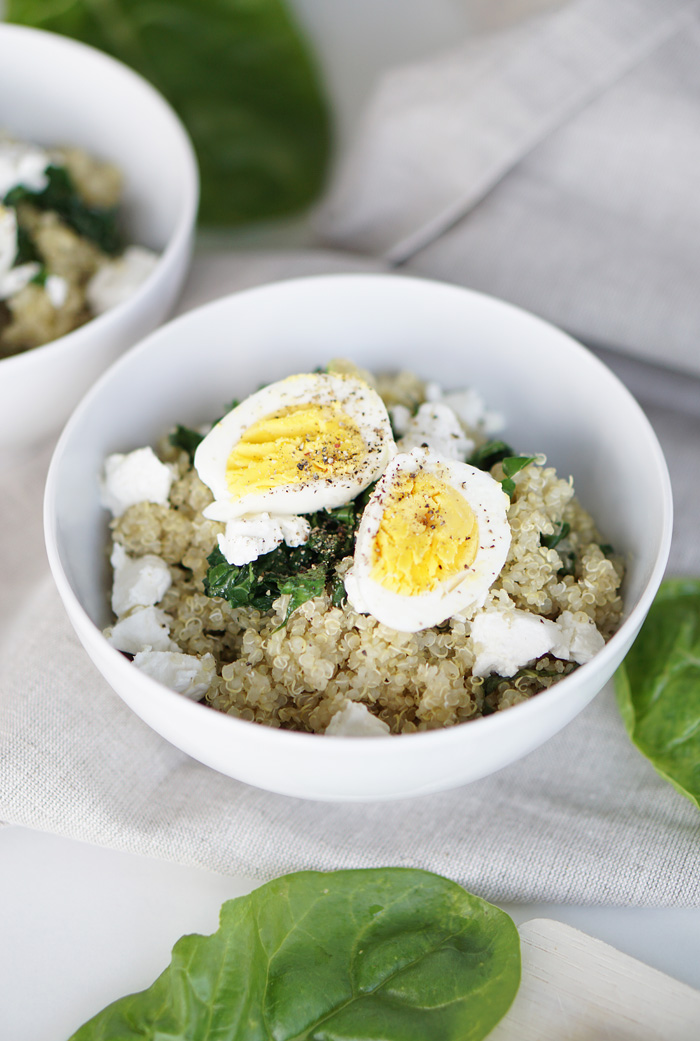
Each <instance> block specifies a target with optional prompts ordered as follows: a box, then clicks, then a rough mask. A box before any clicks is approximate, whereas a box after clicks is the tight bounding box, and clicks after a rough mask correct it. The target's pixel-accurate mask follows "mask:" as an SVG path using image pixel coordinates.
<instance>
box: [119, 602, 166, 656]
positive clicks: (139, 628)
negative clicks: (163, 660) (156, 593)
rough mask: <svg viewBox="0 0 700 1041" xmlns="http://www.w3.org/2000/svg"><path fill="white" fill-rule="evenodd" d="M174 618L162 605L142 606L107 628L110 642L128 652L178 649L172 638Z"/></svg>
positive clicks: (120, 649)
mask: <svg viewBox="0 0 700 1041" xmlns="http://www.w3.org/2000/svg"><path fill="white" fill-rule="evenodd" d="M171 621H172V618H171V617H170V615H168V614H166V613H165V611H163V610H162V609H161V608H160V607H140V608H138V609H137V610H136V611H133V612H132V613H131V614H128V615H126V616H125V617H124V618H120V619H119V621H118V622H117V623H116V625H113V626H112V627H111V629H106V630H105V636H106V637H107V640H108V641H109V643H111V644H112V645H113V646H114V647H116V648H117V650H118V651H124V652H125V653H126V654H137V653H138V652H139V651H178V650H179V649H180V648H179V647H178V645H177V644H176V643H175V642H174V641H173V640H171V639H170V622H171Z"/></svg>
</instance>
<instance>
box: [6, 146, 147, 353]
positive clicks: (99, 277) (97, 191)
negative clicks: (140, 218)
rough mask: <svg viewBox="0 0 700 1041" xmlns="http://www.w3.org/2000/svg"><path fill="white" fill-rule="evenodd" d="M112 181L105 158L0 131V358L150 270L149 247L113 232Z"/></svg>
mask: <svg viewBox="0 0 700 1041" xmlns="http://www.w3.org/2000/svg"><path fill="white" fill-rule="evenodd" d="M42 164H45V165H44V168H43V169H42ZM47 175H48V176H47ZM122 190H123V178H122V175H121V173H120V171H119V170H118V169H117V168H116V167H115V166H114V165H113V164H112V163H109V162H105V161H102V160H100V159H98V158H96V157H94V156H91V155H88V154H87V153H86V152H84V151H82V150H81V149H77V148H55V149H52V150H51V151H50V152H44V151H43V149H40V148H38V147H36V146H34V145H27V144H25V143H24V142H16V141H13V140H11V139H9V138H7V137H5V136H3V135H2V134H0V358H3V357H8V356H10V355H13V354H19V353H21V352H23V351H26V350H29V349H31V348H33V347H38V346H41V345H42V344H45V343H49V342H50V341H52V340H55V339H57V338H58V337H60V336H64V335H65V334H66V333H69V332H72V331H73V330H74V329H77V328H79V327H80V326H81V325H84V324H85V323H86V322H88V321H90V319H92V318H94V317H95V316H96V314H99V313H101V312H102V311H103V310H106V309H107V308H108V307H109V306H112V305H113V303H115V302H119V300H120V299H121V298H123V297H124V296H126V295H128V294H129V293H130V292H131V291H133V288H134V285H135V283H136V282H137V281H140V280H142V278H145V277H146V275H147V274H148V273H149V272H150V270H151V269H152V267H153V264H154V262H155V254H152V253H151V251H150V250H145V249H143V248H142V247H127V248H126V249H125V244H124V243H123V242H122V241H121V233H120V230H119V228H118V219H117V215H118V209H119V206H120V204H121V198H122ZM119 282H120V283H121V286H122V288H121V289H119V288H118V287H117V283H119ZM106 283H109V285H108V286H106Z"/></svg>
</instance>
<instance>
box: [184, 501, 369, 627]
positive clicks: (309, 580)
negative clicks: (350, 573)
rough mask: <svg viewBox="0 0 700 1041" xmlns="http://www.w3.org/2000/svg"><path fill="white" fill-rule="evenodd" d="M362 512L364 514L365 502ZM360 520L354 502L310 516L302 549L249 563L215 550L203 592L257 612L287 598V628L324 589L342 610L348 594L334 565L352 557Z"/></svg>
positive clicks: (275, 552)
mask: <svg viewBox="0 0 700 1041" xmlns="http://www.w3.org/2000/svg"><path fill="white" fill-rule="evenodd" d="M364 494H365V495H366V493H364ZM360 498H361V497H360ZM355 502H359V499H358V500H355ZM360 507H361V508H360V512H361V509H362V508H364V506H363V504H362V503H360ZM358 517H359V514H356V511H355V505H354V503H352V502H350V503H348V504H347V505H346V506H339V507H338V508H337V509H335V510H319V511H318V512H317V513H310V514H307V515H306V519H307V520H308V522H309V524H310V525H311V532H310V534H309V538H308V540H307V541H306V542H305V543H304V545H303V546H297V547H295V548H293V549H291V548H290V547H289V546H286V545H284V543H283V544H282V545H281V546H278V547H277V549H273V550H272V552H271V553H265V554H263V556H261V557H258V558H257V560H254V561H252V562H251V563H250V564H242V565H240V566H238V565H236V564H229V563H228V561H227V560H226V558H225V557H224V555H223V554H222V552H221V550H220V549H219V548H218V546H217V547H216V548H215V549H214V550H213V551H212V552H211V553H210V555H209V556H208V557H207V560H208V562H209V570H208V572H207V574H206V577H205V579H204V592H205V593H206V594H207V596H221V597H223V598H224V599H225V600H228V602H229V603H230V604H232V605H233V606H234V607H243V606H246V605H250V606H251V607H255V608H256V609H257V610H258V611H269V610H270V609H271V606H272V601H273V600H275V599H276V598H277V597H278V596H280V595H281V594H284V593H287V594H289V606H288V608H287V614H286V616H285V619H284V621H285V623H286V622H287V621H288V620H289V617H290V615H291V614H292V612H293V611H295V610H296V609H297V607H300V606H301V604H303V603H305V602H306V601H307V600H311V599H312V597H314V596H319V595H320V594H321V593H322V592H323V591H324V589H328V590H329V592H330V594H331V598H332V600H333V602H334V603H335V604H336V606H339V605H340V603H342V599H343V597H344V589H343V592H342V593H341V591H340V588H339V585H340V586H342V582H340V584H339V583H338V580H337V576H336V575H335V565H336V564H337V563H339V562H340V561H341V560H342V559H343V557H347V556H349V555H350V554H352V552H353V548H354V540H355V527H356V523H357V520H358Z"/></svg>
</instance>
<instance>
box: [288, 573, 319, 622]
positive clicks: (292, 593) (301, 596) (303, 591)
mask: <svg viewBox="0 0 700 1041" xmlns="http://www.w3.org/2000/svg"><path fill="white" fill-rule="evenodd" d="M325 588H326V568H325V567H324V565H323V564H318V565H317V566H316V567H310V568H309V570H308V571H300V572H298V574H296V575H292V576H290V577H289V578H287V579H286V580H285V581H284V582H280V584H279V591H280V593H288V594H289V605H288V607H287V613H286V615H285V616H284V624H285V625H286V624H287V622H288V621H289V617H290V615H291V614H292V613H293V612H294V611H296V609H297V607H301V605H302V604H305V603H306V601H307V600H311V599H313V597H315V596H320V595H321V593H322V592H323V591H324V589H325Z"/></svg>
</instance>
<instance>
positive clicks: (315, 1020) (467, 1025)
mask: <svg viewBox="0 0 700 1041" xmlns="http://www.w3.org/2000/svg"><path fill="white" fill-rule="evenodd" d="M519 981H520V944H519V937H518V932H517V930H516V928H515V925H514V924H513V922H512V921H511V919H510V918H509V917H508V915H506V914H505V913H504V912H503V911H500V910H499V909H498V908H496V907H493V906H492V905H491V904H487V903H486V902H485V901H483V900H481V899H479V898H478V897H476V896H472V895H470V894H469V893H467V892H465V890H464V889H462V888H461V886H458V885H457V884H456V883H454V882H451V881H449V880H448V879H446V878H442V877H441V876H440V875H434V874H431V873H430V872H427V871H418V870H414V869H411V868H379V869H370V870H349V871H335V872H328V873H324V872H317V871H304V872H299V873H297V874H292V875H286V876H284V877H282V878H278V879H276V880H275V881H273V882H268V883H267V885H264V886H261V887H260V888H259V889H256V890H254V891H253V892H252V893H250V894H249V895H248V896H243V897H239V898H238V899H236V900H230V901H228V902H227V903H225V904H224V905H223V907H222V909H221V922H220V927H219V930H218V931H217V932H216V933H214V934H213V935H211V936H197V935H194V936H184V937H182V938H181V939H180V940H178V942H177V943H176V944H175V947H174V948H173V954H172V961H171V964H170V965H169V967H168V968H167V969H166V970H165V971H164V972H163V974H162V975H161V976H159V978H158V979H157V980H156V981H155V983H154V984H153V985H152V986H151V987H150V988H149V989H148V990H145V991H142V992H141V993H140V994H134V995H131V996H130V997H125V998H122V999H121V1000H119V1001H116V1002H114V1004H112V1005H109V1006H108V1007H107V1008H106V1009H104V1010H103V1011H102V1012H101V1013H99V1014H98V1015H97V1016H95V1017H94V1018H93V1019H91V1020H90V1021H89V1022H88V1023H86V1024H85V1025H84V1026H82V1027H81V1028H80V1029H79V1030H78V1032H77V1033H76V1034H74V1035H73V1038H72V1039H71V1041H107V1039H111V1041H116V1039H119V1041H130V1039H134V1041H135V1039H137V1038H138V1039H141V1041H142V1039H144V1038H163V1039H165V1038H168V1041H185V1039H187V1041H194V1039H195V1038H196V1039H197V1041H214V1039H216V1041H270V1039H271V1038H275V1039H276V1041H292V1039H294V1041H365V1039H366V1041H380V1039H381V1041H426V1039H435V1041H438V1039H439V1041H480V1039H481V1038H484V1037H486V1035H487V1034H489V1032H490V1031H491V1030H492V1029H493V1027H494V1026H495V1025H496V1023H497V1022H498V1021H499V1020H500V1019H501V1018H502V1016H503V1015H504V1014H505V1013H506V1011H507V1010H508V1007H509V1006H510V1004H511V1002H512V1000H513V998H514V997H515V994H516V992H517V989H518V985H519Z"/></svg>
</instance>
